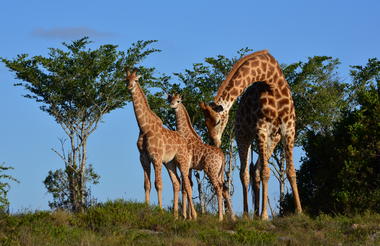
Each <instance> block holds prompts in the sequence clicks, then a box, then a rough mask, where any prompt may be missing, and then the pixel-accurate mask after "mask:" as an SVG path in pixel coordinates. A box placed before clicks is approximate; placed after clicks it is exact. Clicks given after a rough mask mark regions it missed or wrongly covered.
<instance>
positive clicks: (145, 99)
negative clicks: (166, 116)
mask: <svg viewBox="0 0 380 246" xmlns="http://www.w3.org/2000/svg"><path fill="white" fill-rule="evenodd" d="M136 87H137V89H138V90H140V93H141V94H142V95H143V100H144V103H145V104H146V105H147V107H148V109H149V111H150V113H151V114H152V115H153V116H154V117H155V118H156V120H157V121H158V122H159V124H161V125H163V124H164V123H162V120H161V118H160V117H158V116H157V115H156V114H155V113H154V112H153V110H152V109H151V108H150V106H149V103H148V100H147V98H146V96H145V93H144V91H143V89H142V88H141V86H140V83H138V81H136Z"/></svg>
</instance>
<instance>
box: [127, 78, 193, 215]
mask: <svg viewBox="0 0 380 246" xmlns="http://www.w3.org/2000/svg"><path fill="white" fill-rule="evenodd" d="M138 79H139V76H138V75H137V74H136V72H133V73H130V72H129V71H127V81H129V83H128V88H129V90H130V91H131V94H132V102H133V108H134V111H135V116H136V120H137V123H138V126H139V129H140V134H139V138H138V141H137V147H138V149H139V151H140V161H141V165H142V166H143V169H144V188H145V200H146V202H148V203H149V193H150V186H151V184H150V163H153V167H154V173H155V188H156V190H157V195H158V204H159V207H160V208H162V177H161V170H162V163H164V164H165V166H166V167H167V170H168V172H169V176H170V178H171V181H172V183H173V193H174V199H173V200H174V201H173V202H174V204H173V210H174V215H175V217H178V193H179V190H180V180H179V177H178V175H177V173H176V165H178V167H179V169H180V171H181V176H182V181H183V188H184V189H183V192H184V193H183V195H184V197H185V195H187V198H188V201H189V205H190V209H191V213H192V214H191V215H192V217H193V218H194V219H195V218H196V213H195V209H194V205H193V203H192V190H191V185H190V180H189V169H190V164H191V159H190V155H189V151H188V146H187V141H186V139H185V138H183V137H182V136H181V135H180V134H179V133H178V132H175V131H170V130H168V129H166V128H164V127H163V126H162V121H161V119H160V118H159V117H158V116H157V115H156V114H154V113H153V111H152V110H151V109H150V107H149V105H148V102H147V100H146V97H145V95H144V92H143V90H142V89H141V87H140V85H139V83H138ZM183 200H185V199H184V198H183ZM184 216H185V217H186V215H184Z"/></svg>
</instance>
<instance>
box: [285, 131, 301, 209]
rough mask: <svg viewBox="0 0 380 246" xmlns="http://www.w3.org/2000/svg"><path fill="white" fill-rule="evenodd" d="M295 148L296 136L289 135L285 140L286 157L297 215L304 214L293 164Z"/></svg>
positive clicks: (287, 174)
mask: <svg viewBox="0 0 380 246" xmlns="http://www.w3.org/2000/svg"><path fill="white" fill-rule="evenodd" d="M293 146H294V134H289V136H286V138H285V157H286V176H287V178H288V180H289V182H290V186H291V187H292V191H293V197H294V205H295V207H296V213H298V214H299V213H302V207H301V201H300V197H299V194H298V187H297V180H296V171H295V169H294V163H293Z"/></svg>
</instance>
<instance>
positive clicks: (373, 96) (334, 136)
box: [299, 58, 380, 214]
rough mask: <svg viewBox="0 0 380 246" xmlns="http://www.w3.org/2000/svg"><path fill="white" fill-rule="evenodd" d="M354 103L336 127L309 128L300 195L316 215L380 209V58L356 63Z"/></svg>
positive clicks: (300, 180)
mask: <svg viewBox="0 0 380 246" xmlns="http://www.w3.org/2000/svg"><path fill="white" fill-rule="evenodd" d="M351 76H352V79H353V83H352V84H351V86H350V91H351V97H350V98H347V101H348V102H350V103H352V105H351V107H349V108H347V109H346V110H344V111H343V115H342V118H341V120H339V121H338V122H337V123H336V124H335V125H334V127H333V128H332V129H331V130H329V131H326V132H324V133H322V132H312V131H308V132H307V135H306V138H305V140H304V141H305V145H304V146H305V152H306V158H305V159H304V160H303V163H302V166H301V169H300V171H299V187H300V190H301V192H300V195H301V199H302V200H303V204H304V207H305V208H306V210H308V211H309V212H310V213H312V214H318V213H320V212H323V213H334V214H335V213H346V214H353V213H357V212H363V211H366V210H371V211H375V212H380V206H379V204H380V188H379V187H380V165H379V163H380V93H379V92H380V89H379V88H380V87H379V85H380V61H378V60H377V59H375V58H373V59H369V61H368V63H367V65H366V66H364V67H362V66H353V67H352V70H351Z"/></svg>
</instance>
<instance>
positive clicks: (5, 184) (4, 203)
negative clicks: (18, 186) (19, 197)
mask: <svg viewBox="0 0 380 246" xmlns="http://www.w3.org/2000/svg"><path fill="white" fill-rule="evenodd" d="M12 169H13V167H7V166H4V164H0V213H2V212H6V210H7V208H8V206H9V200H8V192H9V189H10V187H11V186H10V184H9V181H14V182H17V183H18V182H19V181H18V180H17V179H15V178H14V177H12V176H11V175H8V174H4V171H7V170H12Z"/></svg>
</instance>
